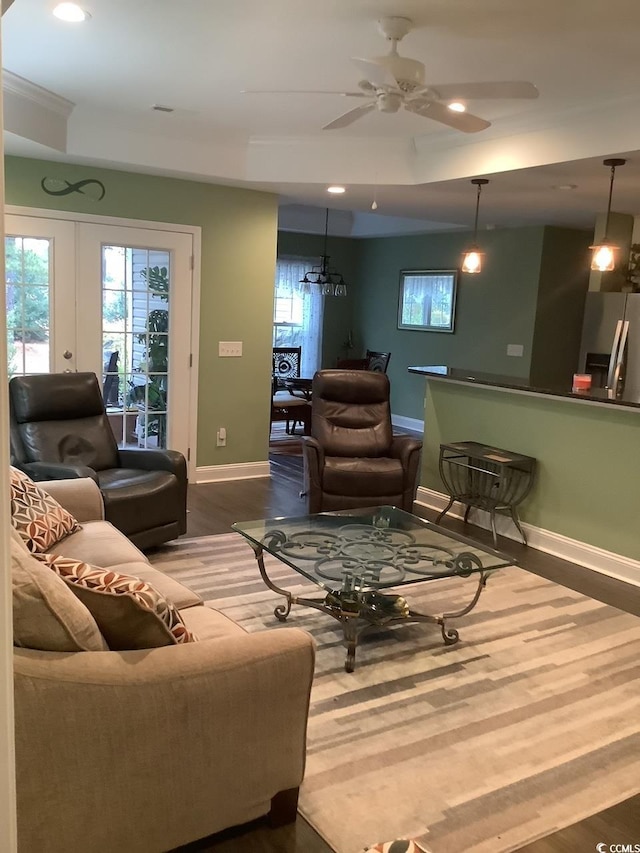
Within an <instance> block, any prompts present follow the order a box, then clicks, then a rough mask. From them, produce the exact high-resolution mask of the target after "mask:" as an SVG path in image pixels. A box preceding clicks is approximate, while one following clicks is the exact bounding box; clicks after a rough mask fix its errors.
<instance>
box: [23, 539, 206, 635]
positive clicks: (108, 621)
mask: <svg viewBox="0 0 640 853" xmlns="http://www.w3.org/2000/svg"><path fill="white" fill-rule="evenodd" d="M36 557H37V558H38V560H41V561H42V562H43V563H46V564H47V565H48V566H49V567H50V568H51V569H53V571H54V572H55V573H56V574H57V575H59V576H60V577H61V578H62V579H63V580H64V581H66V583H67V586H68V587H69V588H70V589H71V590H72V591H73V592H74V593H75V594H76V595H77V597H78V598H79V599H80V601H81V602H82V603H83V604H84V606H85V607H86V608H87V609H88V610H89V612H90V613H91V615H92V616H93V618H94V619H95V621H96V623H97V625H98V628H99V629H100V633H101V634H102V636H103V637H104V638H105V640H106V641H107V645H108V646H109V648H110V649H111V650H112V651H116V650H117V651H123V650H125V649H154V648H158V647H159V646H171V645H176V644H179V643H193V642H195V641H196V639H197V638H196V637H195V635H194V634H192V633H191V632H190V631H189V630H188V629H187V627H186V625H185V624H184V622H183V621H182V617H181V616H180V613H179V612H178V610H177V608H176V607H174V605H173V604H171V602H169V601H167V599H166V598H165V597H164V596H163V595H161V594H160V593H159V592H158V590H157V589H154V587H152V586H151V585H150V584H148V583H146V582H145V581H142V580H140V579H139V578H135V577H132V576H131V575H122V574H120V572H114V571H112V570H110V569H101V568H99V567H97V566H90V565H88V564H87V563H83V562H81V561H80V560H73V559H71V558H70V557H61V556H58V555H57V554H36Z"/></svg>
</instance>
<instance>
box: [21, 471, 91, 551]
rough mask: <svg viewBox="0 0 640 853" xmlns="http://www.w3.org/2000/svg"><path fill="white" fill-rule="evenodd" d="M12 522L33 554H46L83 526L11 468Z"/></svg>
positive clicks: (29, 480)
mask: <svg viewBox="0 0 640 853" xmlns="http://www.w3.org/2000/svg"><path fill="white" fill-rule="evenodd" d="M10 473H11V478H10V479H11V523H12V524H13V526H14V527H15V529H16V530H17V531H18V533H19V534H20V536H21V537H22V539H23V540H24V542H25V544H26V546H27V548H28V549H29V550H30V551H31V552H32V553H37V552H42V551H46V550H47V549H48V548H51V546H52V545H55V544H56V542H59V541H60V540H61V539H63V538H64V537H65V536H68V535H69V533H74V532H75V531H76V530H80V529H81V528H80V525H79V524H78V522H77V521H76V520H75V518H74V517H73V516H72V515H71V513H69V512H67V510H66V509H65V508H64V507H63V506H61V505H60V504H59V503H58V501H57V500H56V499H55V498H52V497H51V495H48V494H47V493H46V492H44V491H43V490H42V489H41V488H40V487H39V486H37V485H36V484H35V483H34V482H33V480H31V479H30V478H29V477H27V475H26V474H23V473H22V471H19V470H18V469H17V468H11V469H10Z"/></svg>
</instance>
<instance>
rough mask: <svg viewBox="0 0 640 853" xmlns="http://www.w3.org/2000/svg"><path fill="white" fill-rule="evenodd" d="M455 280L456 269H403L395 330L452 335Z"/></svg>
mask: <svg viewBox="0 0 640 853" xmlns="http://www.w3.org/2000/svg"><path fill="white" fill-rule="evenodd" d="M456 280H457V271H456V270H403V271H402V272H401V273H400V294H399V299H398V328H399V329H422V330H423V331H429V332H453V325H454V317H455V305H456Z"/></svg>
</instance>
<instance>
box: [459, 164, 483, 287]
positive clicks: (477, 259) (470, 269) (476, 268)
mask: <svg viewBox="0 0 640 853" xmlns="http://www.w3.org/2000/svg"><path fill="white" fill-rule="evenodd" d="M471 183H472V184H473V185H474V186H476V187H478V194H477V196H476V218H475V220H474V223H473V243H472V244H471V246H469V248H468V249H467V250H466V251H465V252H464V254H463V255H462V272H466V273H479V272H481V270H482V258H483V257H484V252H481V251H480V249H479V247H478V244H477V239H478V211H479V210H480V193H481V192H482V187H483V186H484V185H485V184H488V183H489V181H488V180H487V179H486V178H473V179H472V181H471Z"/></svg>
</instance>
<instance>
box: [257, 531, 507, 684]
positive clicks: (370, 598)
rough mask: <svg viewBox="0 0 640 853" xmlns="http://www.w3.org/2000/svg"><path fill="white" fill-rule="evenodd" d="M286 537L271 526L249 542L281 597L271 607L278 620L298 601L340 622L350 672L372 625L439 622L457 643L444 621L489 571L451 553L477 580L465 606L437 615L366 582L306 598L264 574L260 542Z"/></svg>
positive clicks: (459, 571) (459, 570)
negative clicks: (359, 644) (461, 605)
mask: <svg viewBox="0 0 640 853" xmlns="http://www.w3.org/2000/svg"><path fill="white" fill-rule="evenodd" d="M286 541H287V536H286V535H285V534H284V533H283V532H282V531H279V530H272V531H269V532H268V533H267V534H266V535H265V536H264V538H263V542H262V543H258V542H250V545H251V547H252V548H253V551H254V554H255V558H256V561H257V563H258V568H259V570H260V575H261V577H262V579H263V581H264V582H265V584H266V585H267V587H268V588H269V589H271V590H273V592H275V593H277V594H278V595H281V596H283V597H284V598H285V602H284V603H282V604H278V605H277V606H276V607H275V609H274V615H275V616H276V618H277V619H278V620H279V621H280V622H286V620H287V617H288V616H289V614H290V612H291V606H292V605H293V604H299V605H302V606H304V607H312V608H314V609H315V610H320V611H322V612H323V613H326V614H328V615H329V616H331V617H332V618H333V619H335V620H336V621H337V622H340V624H341V625H342V631H343V637H344V644H345V646H346V650H347V652H346V660H345V670H346V671H347V672H353V671H354V669H355V661H356V649H357V646H358V641H359V639H360V637H361V636H362V635H363V634H364V633H365V632H366V631H369V630H371V629H372V628H376V627H385V626H387V625H394V624H398V623H401V622H403V623H404V622H428V623H431V624H433V625H439V626H440V630H441V632H442V639H443V640H444V643H445V645H448V646H449V645H454V644H455V643H457V642H458V640H459V638H460V636H459V633H458V631H457V630H456V629H455V628H453V627H451V626H450V625H449V624H448V623H449V621H450V620H452V619H457V618H459V617H461V616H465V615H466V614H467V613H470V612H471V610H473V608H474V607H475V606H476V604H477V603H478V599H479V598H480V595H481V593H482V590H483V589H484V587H485V585H486V583H487V579H488V577H489V575H490V574H491V572H490V571H486V570H485V569H483V567H482V562H481V560H480V559H479V558H478V557H477V556H476V554H473V553H471V552H468V551H467V552H462V553H460V554H458V555H456V556H454V557H453V558H452V559H453V561H454V563H455V574H456V575H458V576H460V577H470V576H471V575H472V574H474V575H476V576H477V578H478V583H477V587H476V589H475V592H474V594H473V596H472V598H471V601H470V602H469V604H467V606H466V607H463V608H462V609H461V610H457V611H455V612H453V613H443V614H442V615H441V616H432V615H430V614H427V613H420V612H418V611H416V610H413V609H412V608H410V607H409V605H408V604H407V602H406V600H405V599H404V598H403V597H402V596H400V595H395V594H388V593H382V592H380V591H378V590H375V589H371V588H369V587H367V585H366V584H364V585H361V586H360V587H358V584H357V583H356V584H355V585H353V586H349V585H348V584H347V586H346V588H343V589H340V590H337V591H333V592H328V593H327V594H326V595H325V596H324V598H306V597H302V596H298V595H294V594H293V593H292V592H290V591H289V590H286V589H282V588H281V587H279V586H278V585H277V584H275V583H274V582H273V581H272V579H271V578H270V577H269V575H268V574H267V571H266V568H265V564H264V550H263V544H265V545H268V546H269V548H272V547H273V546H274V545H275V546H278V545H282V544H283V543H285V542H286Z"/></svg>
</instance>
